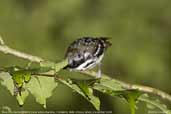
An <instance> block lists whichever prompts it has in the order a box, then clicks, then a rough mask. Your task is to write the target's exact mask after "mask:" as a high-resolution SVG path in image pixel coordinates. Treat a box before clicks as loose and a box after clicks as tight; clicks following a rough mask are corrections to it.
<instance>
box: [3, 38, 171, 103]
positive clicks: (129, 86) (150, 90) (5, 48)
mask: <svg viewBox="0 0 171 114" xmlns="http://www.w3.org/2000/svg"><path fill="white" fill-rule="evenodd" d="M0 43H1V44H5V43H4V42H3V40H2V38H0ZM0 51H1V52H3V53H5V54H11V55H14V56H16V57H19V58H22V59H25V60H29V61H32V62H37V63H40V62H41V61H44V60H43V59H42V58H41V57H37V56H33V55H30V54H27V53H23V52H20V51H17V50H15V49H12V48H9V47H8V46H6V45H0ZM81 73H84V74H87V75H90V76H94V77H95V76H96V73H95V72H89V71H87V72H81ZM40 75H42V76H48V77H53V75H54V74H52V73H51V74H40ZM102 76H103V77H106V78H108V79H111V80H115V81H117V82H118V83H120V84H121V86H122V87H123V88H125V89H137V90H139V91H142V92H146V93H151V94H155V95H158V96H160V97H161V98H163V99H167V100H168V101H170V102H171V95H169V94H167V93H165V92H163V91H161V90H158V89H155V88H152V87H148V86H143V85H136V84H128V83H126V82H123V81H120V80H117V79H113V78H110V77H109V76H107V75H102Z"/></svg>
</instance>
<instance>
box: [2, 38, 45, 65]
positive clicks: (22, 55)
mask: <svg viewBox="0 0 171 114" xmlns="http://www.w3.org/2000/svg"><path fill="white" fill-rule="evenodd" d="M0 44H1V45H0V51H1V52H3V53H5V54H10V55H14V56H16V57H19V58H22V59H25V60H29V61H32V62H37V63H40V62H41V61H44V60H43V59H42V58H41V57H37V56H33V55H30V54H27V53H23V52H20V51H17V50H15V49H12V48H10V47H8V46H6V45H5V42H4V41H3V39H2V38H1V37H0Z"/></svg>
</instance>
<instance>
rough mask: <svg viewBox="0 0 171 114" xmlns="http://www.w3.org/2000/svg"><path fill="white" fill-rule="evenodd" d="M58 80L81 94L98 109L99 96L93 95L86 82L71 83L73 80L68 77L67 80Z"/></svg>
mask: <svg viewBox="0 0 171 114" xmlns="http://www.w3.org/2000/svg"><path fill="white" fill-rule="evenodd" d="M59 81H60V82H62V83H63V84H65V85H67V86H68V87H70V88H71V89H73V90H74V91H75V92H77V93H78V94H80V95H82V96H83V97H84V98H85V99H86V100H87V101H88V102H90V103H91V104H92V105H93V106H94V107H95V109H96V110H100V100H99V98H98V97H96V96H94V95H93V89H91V88H90V87H88V85H86V83H73V81H72V80H70V79H68V81H65V80H61V79H59Z"/></svg>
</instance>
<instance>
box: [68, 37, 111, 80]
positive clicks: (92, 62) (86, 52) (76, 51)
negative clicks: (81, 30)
mask: <svg viewBox="0 0 171 114" xmlns="http://www.w3.org/2000/svg"><path fill="white" fill-rule="evenodd" d="M110 45H111V43H110V42H109V41H108V38H106V37H100V38H92V37H83V38H80V39H77V40H76V41H74V42H73V43H71V44H70V46H69V47H68V49H67V52H66V55H65V56H66V58H67V59H68V66H67V67H69V68H70V69H71V70H79V71H84V70H87V69H92V68H94V67H95V66H96V65H97V64H99V65H100V63H101V60H102V58H103V56H104V52H105V51H106V49H107V48H108V47H109V46H110ZM100 72H101V71H100ZM99 75H100V74H99ZM98 77H100V76H98Z"/></svg>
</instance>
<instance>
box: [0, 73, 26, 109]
mask: <svg viewBox="0 0 171 114" xmlns="http://www.w3.org/2000/svg"><path fill="white" fill-rule="evenodd" d="M0 79H1V84H2V85H3V86H5V87H6V88H7V89H8V90H9V91H10V93H11V95H14V83H13V79H12V78H11V76H10V75H9V73H1V74H0ZM27 96H28V92H27V91H22V93H21V96H20V95H19V93H18V94H17V95H16V99H17V101H18V103H19V105H20V106H22V105H23V104H24V101H25V99H26V98H27Z"/></svg>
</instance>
